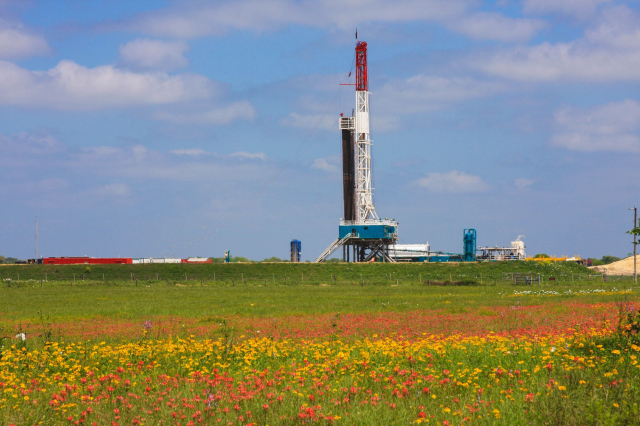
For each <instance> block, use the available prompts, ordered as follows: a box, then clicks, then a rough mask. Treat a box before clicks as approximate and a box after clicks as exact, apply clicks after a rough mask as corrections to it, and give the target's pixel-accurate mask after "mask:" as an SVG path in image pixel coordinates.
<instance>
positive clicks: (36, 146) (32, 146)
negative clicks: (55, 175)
mask: <svg viewBox="0 0 640 426" xmlns="http://www.w3.org/2000/svg"><path fill="white" fill-rule="evenodd" d="M64 149H65V146H64V144H63V143H62V142H60V141H58V140H57V139H55V138H54V137H53V136H51V135H48V134H41V133H27V132H22V133H18V134H15V135H12V136H4V135H0V152H3V153H7V152H15V153H25V154H30V155H48V154H54V153H56V152H60V151H63V150H64Z"/></svg>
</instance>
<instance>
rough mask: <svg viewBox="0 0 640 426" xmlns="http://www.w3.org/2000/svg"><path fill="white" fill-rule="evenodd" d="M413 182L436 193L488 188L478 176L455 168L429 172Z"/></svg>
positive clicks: (476, 190) (479, 190)
mask: <svg viewBox="0 0 640 426" xmlns="http://www.w3.org/2000/svg"><path fill="white" fill-rule="evenodd" d="M414 183H415V184H416V185H418V186H422V187H424V188H427V189H428V190H429V191H431V192H437V193H440V192H449V193H461V192H481V191H486V190H487V189H489V185H487V184H486V183H485V182H484V181H483V180H482V179H481V178H480V177H479V176H473V175H468V174H466V173H464V172H459V171H457V170H452V171H450V172H447V173H429V174H428V175H427V177H425V178H421V179H418V180H417V181H415V182H414Z"/></svg>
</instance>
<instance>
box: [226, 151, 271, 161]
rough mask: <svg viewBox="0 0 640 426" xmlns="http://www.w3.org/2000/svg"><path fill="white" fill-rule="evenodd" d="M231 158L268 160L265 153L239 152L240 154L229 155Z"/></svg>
mask: <svg viewBox="0 0 640 426" xmlns="http://www.w3.org/2000/svg"><path fill="white" fill-rule="evenodd" d="M229 156H230V157H236V158H248V159H252V158H257V159H259V160H266V159H267V156H266V154H265V153H264V152H244V151H238V152H234V153H233V154H229Z"/></svg>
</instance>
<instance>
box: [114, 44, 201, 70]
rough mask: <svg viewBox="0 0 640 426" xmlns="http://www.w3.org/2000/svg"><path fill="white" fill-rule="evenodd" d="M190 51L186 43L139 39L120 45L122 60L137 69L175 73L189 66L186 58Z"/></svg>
mask: <svg viewBox="0 0 640 426" xmlns="http://www.w3.org/2000/svg"><path fill="white" fill-rule="evenodd" d="M188 51H189V45H188V44H187V43H186V42H184V41H162V40H151V39H148V38H139V39H136V40H132V41H130V42H128V43H126V44H123V45H120V60H121V62H123V63H124V64H126V65H129V66H131V67H133V68H136V69H149V70H162V71H173V70H175V69H177V68H184V67H186V66H187V65H188V64H189V60H188V59H187V58H185V57H184V54H185V53H186V52H188Z"/></svg>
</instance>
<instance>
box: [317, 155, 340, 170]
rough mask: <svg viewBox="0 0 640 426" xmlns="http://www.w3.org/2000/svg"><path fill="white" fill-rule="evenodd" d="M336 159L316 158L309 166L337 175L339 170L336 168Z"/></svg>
mask: <svg viewBox="0 0 640 426" xmlns="http://www.w3.org/2000/svg"><path fill="white" fill-rule="evenodd" d="M338 165H339V161H338V157H329V158H316V159H315V160H314V161H313V164H312V165H311V167H312V168H314V169H318V170H323V171H325V172H327V173H338V172H339V171H340V168H339V167H338Z"/></svg>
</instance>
